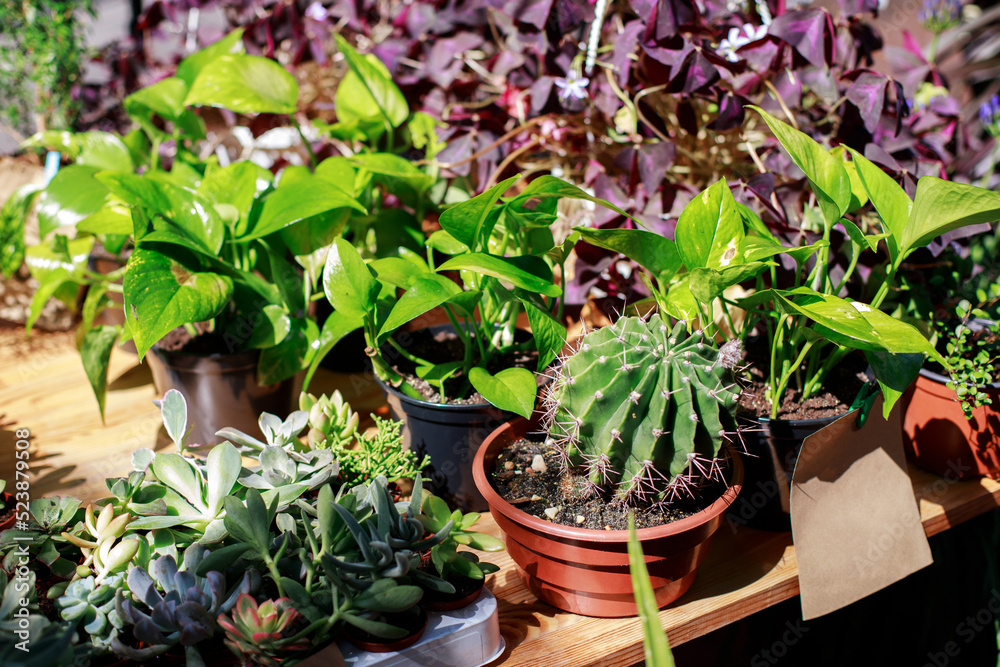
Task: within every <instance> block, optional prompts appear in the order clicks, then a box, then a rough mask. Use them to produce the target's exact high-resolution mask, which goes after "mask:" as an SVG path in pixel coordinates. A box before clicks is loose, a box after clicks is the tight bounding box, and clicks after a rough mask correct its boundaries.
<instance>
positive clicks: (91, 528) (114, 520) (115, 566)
mask: <svg viewBox="0 0 1000 667" xmlns="http://www.w3.org/2000/svg"><path fill="white" fill-rule="evenodd" d="M131 520H132V517H131V516H130V515H129V514H118V515H117V516H116V515H115V507H114V505H112V504H110V503H109V504H107V505H105V506H104V508H103V509H102V510H101V513H100V514H99V515H97V517H96V518H95V517H94V506H93V505H89V506H88V507H87V510H86V512H85V514H84V521H83V526H84V529H85V530H86V532H87V533H89V535H90V538H87V537H86V536H82V535H77V534H74V533H70V532H64V533H63V534H62V536H63V537H64V538H65V539H66V540H68V541H70V542H72V543H73V544H75V545H76V546H78V547H80V551H81V552H83V556H84V560H83V564H82V565H80V567H78V568H77V576H81V577H85V576H87V575H89V574H90V571H91V568H93V570H94V572H95V573H96V574H97V577H96V578H95V580H94V583H95V584H100V583H101V582H102V581H103V580H104V578H105V577H107V576H108V575H109V574H111V573H113V572H120V571H122V570H124V569H125V568H126V567H127V566H128V564H129V562H130V561H131V560H132V559H133V558H134V557H135V555H136V554H137V553H138V552H139V547H140V545H141V542H142V540H141V538H139V537H136V536H134V535H133V536H131V537H126V538H123V539H122V536H123V535H124V534H125V530H126V529H127V528H128V524H129V522H130V521H131Z"/></svg>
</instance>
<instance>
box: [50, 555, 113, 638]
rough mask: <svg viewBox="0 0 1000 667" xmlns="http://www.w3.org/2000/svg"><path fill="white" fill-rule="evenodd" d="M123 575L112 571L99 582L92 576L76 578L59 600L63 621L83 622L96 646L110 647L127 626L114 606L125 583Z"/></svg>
mask: <svg viewBox="0 0 1000 667" xmlns="http://www.w3.org/2000/svg"><path fill="white" fill-rule="evenodd" d="M124 583H125V582H124V579H123V577H122V575H121V574H113V575H111V576H109V577H107V578H105V579H104V581H102V582H98V581H97V579H96V578H95V577H93V576H90V577H84V578H82V579H77V580H76V581H73V582H71V583H70V584H69V586H67V587H66V591H65V592H64V593H63V594H62V595H61V596H60V597H59V598H57V599H56V607H58V608H59V610H60V611H59V615H60V616H61V617H62V619H63V620H64V621H71V622H73V623H74V624H76V625H80V626H81V627H82V628H83V630H84V631H85V632H86V633H87V635H88V636H89V637H90V641H91V643H93V644H94V645H95V646H97V647H99V648H102V649H104V650H105V651H108V650H110V648H111V640H112V639H113V638H114V637H116V636H117V635H118V631H119V630H121V629H122V628H124V627H125V623H124V622H123V621H122V617H121V615H120V614H119V613H118V611H117V610H116V609H115V597H116V596H117V593H118V591H119V590H121V589H122V586H123V585H124Z"/></svg>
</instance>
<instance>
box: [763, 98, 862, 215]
mask: <svg viewBox="0 0 1000 667" xmlns="http://www.w3.org/2000/svg"><path fill="white" fill-rule="evenodd" d="M750 108H751V109H753V110H754V111H756V112H757V113H759V114H760V115H761V117H762V118H763V119H764V122H766V123H767V126H768V127H770V128H771V132H773V133H774V136H775V137H776V138H777V139H778V141H780V142H781V145H782V146H784V148H785V150H786V151H788V154H789V155H790V156H791V158H792V161H793V162H795V164H796V165H798V167H799V169H801V170H802V171H804V172H805V174H806V177H807V178H808V179H809V183H810V184H811V185H812V186H813V191H815V193H816V199H817V203H818V204H819V208H820V210H821V211H822V212H823V219H824V220H825V221H826V224H827V226H828V227H829V226H832V225H833V224H834V223H836V222H837V221H838V220H840V218H842V217H843V215H844V213H845V212H846V211H847V208H848V206H850V203H851V179H850V177H849V176H848V175H847V171H846V170H845V169H844V165H843V162H842V161H841V160H838V159H837V158H836V157H834V156H833V155H831V154H830V152H829V151H827V150H826V149H824V148H823V147H822V146H820V145H819V144H818V143H816V141H815V140H814V139H813V138H812V137H810V136H808V135H806V134H804V133H802V132H800V131H798V130H796V129H795V128H793V127H791V126H790V125H786V124H785V123H783V122H781V121H780V120H778V119H777V118H775V117H774V116H772V115H771V114H769V113H767V112H766V111H764V110H763V109H761V108H759V107H755V106H752V105H751V106H750Z"/></svg>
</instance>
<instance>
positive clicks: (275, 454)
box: [0, 395, 502, 667]
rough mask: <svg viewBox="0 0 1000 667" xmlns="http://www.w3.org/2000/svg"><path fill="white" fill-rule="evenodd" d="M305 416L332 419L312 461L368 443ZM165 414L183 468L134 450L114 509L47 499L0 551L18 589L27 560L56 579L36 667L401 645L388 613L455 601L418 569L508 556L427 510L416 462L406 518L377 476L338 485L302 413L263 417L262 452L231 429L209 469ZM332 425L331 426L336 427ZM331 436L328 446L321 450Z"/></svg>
mask: <svg viewBox="0 0 1000 667" xmlns="http://www.w3.org/2000/svg"><path fill="white" fill-rule="evenodd" d="M304 402H306V403H308V402H312V404H313V406H317V405H318V406H321V409H320V410H319V411H314V412H317V415H314V416H316V417H318V413H323V415H325V416H324V417H323V419H315V420H314V421H315V424H314V425H313V428H312V431H311V433H312V435H313V436H314V437H313V438H312V441H311V442H312V444H314V445H316V444H319V443H320V442H321V441H322V442H327V441H330V443H331V445H332V447H333V448H342V449H344V450H345V451H346V452H352V451H353V450H352V449H349V448H348V447H347V446H346V445H345V442H336V439H337V437H339V436H343V437H344V438H347V435H348V432H350V438H349V439H347V440H348V442H347V443H346V444H350V442H349V440H353V439H354V438H357V437H362V438H363V437H364V436H358V435H357V433H356V432H355V431H356V429H357V427H358V420H357V419H356V415H355V414H354V412H353V410H352V409H351V407H350V405H349V404H348V403H346V402H345V401H343V398H342V397H340V396H336V397H326V396H320V397H318V398H317V397H306V398H304ZM159 405H160V409H161V413H162V415H163V419H164V423H165V425H166V427H167V431H168V434H170V435H171V436H177V440H178V446H179V448H180V449H181V450H182V452H184V453H181V454H175V453H168V452H152V451H150V450H140V451H139V452H137V453H136V454H135V456H134V458H133V464H134V467H135V468H136V470H135V471H133V472H132V473H131V474H130V475H129V476H128V477H127V478H118V479H109V480H108V489H109V490H110V491H111V494H112V495H111V496H110V497H108V498H105V499H103V500H101V501H98V502H97V503H95V504H92V505H89V506H87V507H86V509H81V508H80V502H79V501H77V500H75V499H64V500H61V499H40V500H39V501H35V502H33V503H32V506H31V512H30V519H29V520H28V521H27V522H26V524H27V525H26V526H19V529H18V530H8V531H5V532H3V533H2V534H0V553H2V554H3V556H4V567H5V568H9V569H10V570H11V571H13V572H15V573H19V572H20V571H21V569H22V566H23V565H24V563H22V561H21V558H22V556H23V554H24V553H27V554H28V555H29V558H28V559H26V561H25V562H29V561H30V563H29V565H28V566H26V567H25V568H24V574H25V576H28V575H30V583H31V584H32V590H34V588H33V585H34V581H35V577H36V576H37V577H39V578H40V579H45V580H46V582H47V583H46V584H45V587H44V588H43V589H42V590H44V591H46V594H47V597H49V598H50V599H52V600H53V602H54V605H55V609H56V613H57V614H58V615H57V616H53V617H46V616H45V615H42V614H40V613H35V614H33V615H32V616H31V621H30V624H31V628H30V637H31V641H40V640H41V639H40V638H43V637H48V638H52V639H53V644H52V648H51V650H47V651H40V652H39V653H38V658H37V660H36V658H35V653H34V651H33V652H32V654H31V656H30V659H29V662H28V663H27V664H30V665H38V666H39V667H42V666H43V665H44V666H45V667H48V665H51V664H56V663H57V662H58V663H59V664H66V665H69V664H78V665H85V664H87V663H88V662H90V661H92V660H94V659H97V658H100V657H101V656H110V655H114V656H118V657H120V658H124V659H127V660H132V661H137V662H146V661H148V660H151V659H154V658H156V657H157V656H161V655H163V654H167V653H169V654H172V655H175V656H181V655H183V658H184V660H185V661H186V663H187V664H188V665H193V666H197V665H204V664H207V662H208V661H209V656H210V655H214V652H217V651H220V650H221V651H225V650H226V649H227V648H228V649H229V651H231V652H232V653H234V654H235V655H236V656H237V657H238V658H239V659H240V660H241V661H242V664H246V665H278V664H281V663H282V662H284V661H285V660H287V659H289V658H291V657H295V658H302V657H305V656H306V655H308V654H309V653H311V652H314V651H316V650H318V649H320V648H322V647H324V646H326V645H327V644H329V643H330V642H332V641H335V640H338V639H339V638H341V637H342V633H343V630H344V628H345V627H346V626H353V627H357V628H360V629H362V630H364V631H366V632H368V633H370V634H372V635H375V636H378V637H387V638H388V637H399V636H401V635H403V634H405V631H404V630H402V629H400V628H398V627H396V626H395V625H393V624H392V617H391V614H394V613H398V612H404V611H407V610H412V609H415V607H416V605H418V603H419V602H420V600H421V598H422V596H423V593H424V591H425V590H434V591H436V592H439V593H444V594H448V593H454V592H455V587H454V585H453V584H452V583H450V582H449V578H450V577H451V574H452V572H451V571H448V570H446V569H444V568H443V567H442V568H439V570H438V572H435V571H434V570H432V569H430V568H421V567H420V565H421V562H422V561H424V560H425V559H426V560H428V561H430V560H433V561H434V562H435V563H444V562H445V561H447V562H452V561H454V560H455V559H456V558H457V559H458V561H459V566H458V567H455V568H452V569H453V570H454V572H457V573H459V574H465V575H468V574H470V573H473V571H474V570H475V571H476V572H478V573H479V578H480V579H482V576H483V573H485V572H492V571H494V570H495V568H493V567H492V566H491V565H490V564H488V563H481V564H479V563H478V559H477V558H475V556H471V557H466V556H465V555H464V552H456V549H455V547H456V546H457V545H458V544H463V545H468V546H471V547H473V548H477V549H481V550H489V551H495V550H497V549H500V548H502V545H501V544H500V543H499V541H498V540H496V539H495V538H491V537H489V536H478V534H476V533H474V532H473V531H471V530H470V528H471V526H472V524H473V523H475V520H476V519H477V518H478V515H464V514H462V513H461V512H455V513H450V511H449V510H448V509H447V507H446V506H444V507H442V505H443V501H441V500H440V499H438V498H435V497H432V496H430V495H429V494H425V493H424V491H423V484H422V480H421V477H420V474H419V471H418V470H416V469H414V468H412V462H411V467H409V468H406V467H405V466H403V468H402V469H405V470H407V471H412V473H413V475H414V477H415V479H414V481H413V490H412V493H411V497H410V498H409V499H407V500H405V501H402V502H397V501H395V500H394V498H393V495H392V491H391V489H390V486H389V479H388V478H387V477H386V476H385V475H383V474H379V472H378V470H379V465H378V462H377V461H375V462H374V463H372V464H371V465H361V466H358V468H357V470H359V471H362V472H364V473H365V475H366V478H365V479H364V480H363V482H360V481H358V479H357V477H356V476H348V477H347V478H341V477H340V476H339V475H338V459H337V457H336V456H335V454H334V451H333V449H331V448H325V449H324V448H315V449H314V448H311V447H310V446H309V438H308V436H303V438H302V440H300V438H299V437H300V434H301V433H302V432H303V430H304V428H305V426H306V424H307V423H308V421H309V412H306V411H300V412H297V413H293V414H292V415H291V416H290V417H289V418H288V419H286V420H285V421H281V420H280V419H278V418H277V417H274V416H273V415H267V414H265V415H263V416H262V418H261V426H262V431H263V433H264V438H265V441H259V440H256V439H254V438H251V437H250V436H247V435H246V434H244V433H240V432H239V431H235V430H232V429H224V430H223V431H220V434H221V435H222V436H223V437H226V438H229V439H230V440H231V441H232V442H224V443H222V444H220V445H217V446H215V447H214V448H212V449H211V451H209V452H208V454H207V456H206V457H204V458H199V457H196V456H193V455H191V454H190V453H188V452H186V451H185V450H184V448H183V444H184V433H185V432H186V426H187V424H186V420H185V415H186V411H185V403H184V401H183V398H182V397H180V396H179V395H169V396H166V397H164V399H163V400H161V401H159ZM334 405H335V406H337V407H336V408H333V407H332V406H334ZM322 406H325V407H322ZM327 407H329V408H330V410H329V411H328V410H326V408H327ZM327 412H331V413H336V414H335V415H334V418H333V419H327V417H329V416H330V415H327ZM324 420H325V421H324ZM338 424H339V426H338ZM345 426H346V427H347V430H345V429H344V427H345ZM376 426H377V429H376V430H383V429H385V430H386V431H387V435H386V437H383V438H379V437H378V436H377V433H376V434H375V435H372V436H370V439H371V442H373V443H378V446H379V447H380V448H382V449H380V450H379V451H380V452H381V451H384V452H386V454H387V456H388V459H390V460H391V461H395V463H393V464H391V465H389V466H388V467H389V468H390V469H396V470H398V469H401V468H400V466H399V460H398V456H397V457H395V458H393V456H391V454H392V452H391V451H390V450H392V449H393V448H397V449H398V448H399V447H400V446H401V440H400V438H399V433H398V428H396V427H398V425H395V424H390V423H388V422H385V421H379V422H378V423H377V424H376ZM320 431H326V434H325V435H323V436H322V437H321V438H319V439H317V437H318V436H317V433H319V432H320ZM303 441H305V442H303ZM233 442H235V443H236V445H234V444H232V443H233ZM369 450H370V452H374V451H375V449H373V448H372V447H369ZM397 454H398V452H397ZM373 459H377V457H374V456H373ZM407 460H409V459H407ZM369 473H370V476H367V475H369ZM394 481H395V480H394ZM43 501H44V502H43ZM422 507H425V508H427V509H426V511H425V510H422V509H421V508H422ZM22 528H26V530H22ZM453 529H454V530H455V534H454V535H453V534H452V531H453ZM22 545H24V546H23V547H22ZM445 545H448V549H446V551H445V552H443V553H442V552H440V550H439V551H434V550H435V549H437V548H439V547H442V546H445ZM432 552H433V553H432ZM465 564H468V565H467V566H465ZM477 564H478V565H479V567H476V565H477ZM20 576H21V575H20V574H18V577H20ZM4 583H6V580H5V581H4ZM14 585H18V586H20V585H23V580H22V579H20V578H18V579H13V580H12V581H11V583H10V586H14ZM10 586H8V588H10ZM11 590H13V589H11ZM10 594H11V595H13V592H11V593H10ZM5 595H6V594H5ZM5 604H6V603H5ZM32 604H34V603H32ZM5 608H6V607H5ZM11 609H13V607H11ZM31 609H32V610H36V609H37V607H35V606H32V607H31ZM15 621H16V619H15ZM17 629H18V628H17V627H15V626H12V625H10V624H5V623H4V619H2V618H0V655H9V654H11V651H15V650H16V649H15V648H13V647H14V645H15V644H16V643H17V642H18V641H20V640H19V639H18V637H17V635H16V634H15V632H14V631H15V630H17ZM56 639H58V642H59V643H55V641H54V640H56ZM56 649H58V650H56ZM53 655H56V656H61V657H57V658H54V657H53ZM46 661H48V662H46ZM19 664H20V663H19Z"/></svg>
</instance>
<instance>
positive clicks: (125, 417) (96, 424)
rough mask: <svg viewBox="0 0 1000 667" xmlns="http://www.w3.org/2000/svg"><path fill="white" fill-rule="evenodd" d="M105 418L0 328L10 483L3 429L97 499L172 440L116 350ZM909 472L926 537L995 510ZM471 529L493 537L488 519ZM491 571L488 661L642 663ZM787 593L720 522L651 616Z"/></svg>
mask: <svg viewBox="0 0 1000 667" xmlns="http://www.w3.org/2000/svg"><path fill="white" fill-rule="evenodd" d="M109 377H110V378H111V379H112V382H111V388H110V389H109V391H108V398H107V412H106V414H107V418H106V421H105V423H103V424H102V423H101V419H100V415H99V414H98V411H97V403H96V401H95V399H94V397H93V395H92V393H91V390H90V387H89V386H88V384H87V381H86V376H85V375H84V372H83V367H82V365H81V363H80V358H79V355H78V354H77V352H76V350H75V347H74V344H73V335H72V334H65V333H63V334H45V333H36V334H34V335H33V336H32V337H31V338H30V339H26V338H25V336H24V333H23V331H21V330H20V329H12V328H0V477H2V478H3V479H6V480H7V481H8V484H10V483H11V482H12V481H13V479H14V461H15V459H14V457H13V454H12V452H13V449H14V441H15V439H16V438H15V435H14V433H15V431H16V430H18V429H28V430H29V431H30V433H31V437H30V441H31V443H32V444H31V448H30V452H31V469H32V474H33V476H32V482H31V493H32V495H35V496H40V495H74V496H77V497H80V498H83V499H84V500H93V499H96V498H99V497H102V496H104V495H107V489H106V486H105V484H104V479H105V478H106V477H112V476H119V475H124V474H126V473H127V472H128V471H129V469H130V455H131V453H132V451H133V450H135V449H138V448H140V447H151V448H154V449H157V450H165V449H169V448H172V447H173V445H172V443H170V441H169V439H168V438H167V437H166V435H165V433H164V432H163V431H162V428H161V425H160V420H159V413H158V411H157V409H156V408H155V406H153V404H152V400H153V399H154V398H156V396H155V394H154V390H153V386H152V382H151V379H150V376H149V372H148V370H147V368H146V366H144V365H141V364H139V363H138V360H137V358H136V356H135V355H134V354H130V353H128V352H124V351H122V350H118V349H116V350H115V351H114V353H113V355H112V358H111V372H110V374H109ZM335 388H339V389H340V390H341V391H342V392H343V393H344V396H345V398H347V399H348V400H349V401H351V403H352V405H353V406H354V408H355V410H357V411H358V412H359V413H361V414H362V415H367V414H368V413H369V412H374V411H379V412H384V410H385V406H384V402H383V399H382V395H381V392H380V390H379V389H378V386H377V385H376V384H375V382H374V381H373V380H372V379H371V378H370V377H365V376H347V375H338V374H334V373H325V372H321V373H320V374H318V376H317V379H316V380H315V381H314V385H313V387H312V390H313V391H314V392H317V391H332V390H333V389H335ZM910 477H911V479H912V481H913V488H914V492H915V493H916V496H917V498H918V500H919V504H920V513H921V518H922V521H923V525H924V529H925V531H926V532H927V534H928V535H929V536H930V535H934V534H936V533H939V532H941V531H943V530H947V529H948V528H950V527H952V526H955V525H957V524H959V523H961V522H963V521H966V520H968V519H970V518H972V517H974V516H977V515H979V514H982V513H984V512H987V511H989V510H991V509H994V508H996V507H997V506H998V505H1000V484H998V483H997V482H995V481H992V480H988V479H984V480H981V481H977V482H950V481H948V480H945V479H943V478H941V477H938V476H936V475H933V474H930V473H925V472H923V471H920V470H917V469H915V468H912V467H911V470H910ZM479 525H480V527H481V529H482V530H486V531H487V532H491V533H493V534H496V535H499V531H498V529H497V526H496V524H495V523H494V522H493V520H492V518H490V517H489V516H485V517H484V518H483V520H482V521H480V524H479ZM485 558H486V559H487V560H490V561H492V562H494V563H496V564H497V565H499V566H500V568H501V569H500V571H499V572H497V573H496V574H493V575H491V576H490V581H489V582H488V585H489V586H490V588H491V590H492V591H493V592H494V594H496V596H497V598H498V600H499V605H500V625H501V631H502V633H503V636H504V639H505V640H506V643H507V648H506V650H505V651H504V654H503V655H502V656H501V657H500V658H499V659H498V660H497V661H496V662H494V663H492V664H494V665H500V664H503V665H532V666H538V665H544V666H545V667H555V666H556V665H574V666H579V667H582V666H583V665H631V664H634V663H637V662H640V661H642V659H643V653H642V631H641V627H640V625H639V623H638V621H637V620H636V619H634V618H629V619H595V618H587V617H584V616H577V615H574V614H568V613H564V612H560V611H558V610H556V609H555V608H553V607H550V606H549V605H547V604H544V603H541V602H538V601H537V600H536V599H535V597H534V596H533V595H532V594H531V593H529V592H528V591H527V590H526V588H525V587H524V586H523V585H522V583H521V581H520V579H519V578H518V574H517V571H516V568H515V566H514V564H513V562H512V561H511V560H510V558H509V557H508V556H507V554H506V553H503V552H501V553H497V554H486V556H485ZM796 595H798V578H797V570H796V562H795V549H794V547H793V546H792V544H791V535H790V534H789V533H766V532H760V531H755V530H752V529H746V528H738V527H735V526H733V525H730V524H729V523H724V524H723V526H722V527H721V528H720V529H719V532H718V533H716V536H715V540H714V542H713V545H712V549H711V551H710V552H709V555H708V559H707V561H706V562H705V564H704V565H703V566H702V567H701V568H700V569H699V572H698V578H697V579H696V580H695V583H694V586H693V587H692V588H691V590H689V591H688V592H687V593H686V594H685V595H684V596H683V597H682V598H681V599H680V600H678V601H677V602H675V603H674V604H672V605H670V606H669V607H668V608H666V609H664V610H662V611H661V612H660V621H661V623H662V625H663V627H664V628H666V630H667V634H668V637H669V639H670V641H671V643H672V644H673V645H678V644H681V643H683V642H685V641H688V640H691V639H694V638H695V637H699V636H701V635H704V634H706V633H708V632H711V631H712V630H715V629H717V628H720V627H722V626H724V625H727V624H729V623H733V622H734V621H737V620H739V619H741V618H745V617H746V616H749V615H750V614H753V613H755V612H757V611H760V610H762V609H766V608H767V607H770V606H771V605H774V604H776V603H778V602H781V601H783V600H787V599H789V598H791V597H794V596H796Z"/></svg>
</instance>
